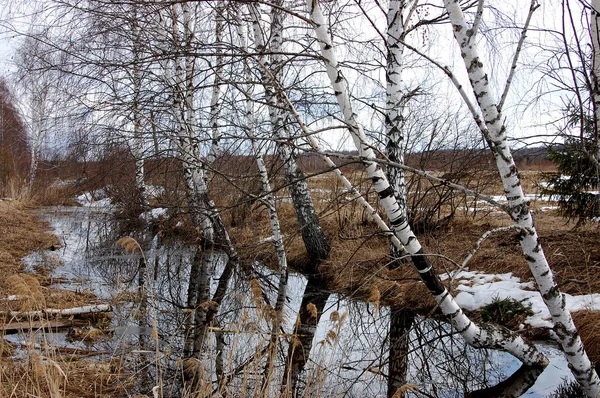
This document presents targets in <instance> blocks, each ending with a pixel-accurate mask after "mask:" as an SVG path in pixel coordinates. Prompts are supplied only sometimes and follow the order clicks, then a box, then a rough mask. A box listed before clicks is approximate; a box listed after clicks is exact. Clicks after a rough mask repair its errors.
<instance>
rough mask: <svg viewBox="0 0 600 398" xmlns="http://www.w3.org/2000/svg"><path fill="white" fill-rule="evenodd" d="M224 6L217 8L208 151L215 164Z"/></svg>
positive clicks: (217, 144) (219, 105)
mask: <svg viewBox="0 0 600 398" xmlns="http://www.w3.org/2000/svg"><path fill="white" fill-rule="evenodd" d="M223 12H224V8H223V7H221V6H217V8H216V9H215V13H216V15H215V24H216V25H215V44H216V46H217V49H216V51H217V54H216V57H215V66H214V71H215V79H214V82H213V91H212V96H211V100H210V121H209V123H210V128H211V131H212V142H211V146H210V151H209V152H208V156H207V159H206V160H207V162H208V164H209V165H210V164H213V162H214V161H215V159H216V158H217V156H218V155H219V141H220V139H221V132H220V130H219V115H220V110H221V104H220V100H221V80H222V79H221V73H222V69H223V55H222V54H221V49H220V47H219V46H220V45H221V44H222V42H223V28H224V25H225V19H224V17H223Z"/></svg>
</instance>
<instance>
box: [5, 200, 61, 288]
mask: <svg viewBox="0 0 600 398" xmlns="http://www.w3.org/2000/svg"><path fill="white" fill-rule="evenodd" d="M29 210H30V207H29V206H28V205H27V204H26V203H22V202H16V201H14V202H0V236H2V239H0V273H1V274H2V275H3V276H4V278H2V279H0V294H6V293H7V289H8V284H7V278H8V277H9V276H11V275H14V274H18V273H20V272H21V271H22V270H23V264H22V263H21V260H20V259H21V258H22V257H24V256H26V255H27V254H29V253H31V252H33V251H36V250H43V249H48V248H50V247H51V246H59V241H58V239H57V238H56V236H54V235H53V234H51V233H49V232H48V231H47V230H48V225H47V224H46V223H44V222H42V221H40V220H39V219H37V218H36V217H35V216H34V215H33V214H32V213H31V212H30V211H29Z"/></svg>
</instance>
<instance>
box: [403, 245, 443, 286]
mask: <svg viewBox="0 0 600 398" xmlns="http://www.w3.org/2000/svg"><path fill="white" fill-rule="evenodd" d="M411 238H412V239H415V237H414V236H413V237H411ZM409 242H410V239H409ZM411 259H412V262H413V264H414V265H415V267H416V268H417V270H419V271H423V270H426V269H427V268H430V269H429V271H428V272H426V273H419V276H420V277H421V280H422V281H423V283H425V286H427V289H429V291H430V292H431V293H432V294H433V295H434V296H439V295H440V294H442V293H444V291H445V290H446V288H445V287H444V285H443V284H442V281H441V280H440V278H439V277H438V275H437V273H436V272H435V268H434V267H433V266H432V265H431V263H430V262H429V260H428V258H427V256H425V253H424V252H423V249H419V251H418V252H416V253H415V254H414V255H412V256H411Z"/></svg>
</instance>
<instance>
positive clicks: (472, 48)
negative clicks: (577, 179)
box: [444, 0, 600, 397]
mask: <svg viewBox="0 0 600 398" xmlns="http://www.w3.org/2000/svg"><path fill="white" fill-rule="evenodd" d="M444 5H445V7H446V10H447V11H448V15H449V18H450V22H451V24H452V30H453V32H454V37H455V39H456V41H457V43H458V45H459V47H460V50H461V56H462V58H463V60H464V64H465V67H466V69H467V72H468V75H469V80H470V82H471V87H472V89H473V94H474V96H475V99H476V101H477V104H478V105H479V108H480V110H481V115H482V123H480V126H481V127H482V133H483V134H484V136H485V138H486V141H487V142H488V145H489V146H490V150H491V151H492V154H493V155H494V158H495V160H496V166H497V167H498V171H499V173H500V178H501V180H502V184H503V186H504V192H505V194H506V199H507V201H508V205H509V207H510V213H511V217H512V219H513V221H514V222H515V224H516V225H518V226H519V227H520V228H521V233H520V234H519V241H520V244H521V248H522V250H523V255H524V256H525V260H527V263H528V265H529V269H530V270H531V273H532V274H533V276H534V279H535V280H536V283H537V285H538V289H539V290H540V293H541V295H542V298H543V299H544V302H545V304H546V306H547V307H548V309H549V310H550V314H551V315H552V321H553V322H554V325H555V327H554V331H555V333H556V336H557V339H558V341H559V343H560V345H561V347H562V349H563V350H564V352H565V354H566V357H567V360H568V362H569V366H570V368H571V370H572V372H573V375H574V376H575V378H576V379H577V380H578V381H579V383H580V384H581V385H582V386H583V387H584V389H585V391H586V393H587V394H588V395H589V396H590V397H596V396H598V395H600V379H599V378H598V375H597V374H596V372H595V370H594V368H593V366H592V363H591V362H590V360H589V358H588V356H587V354H586V353H585V350H584V347H583V345H582V343H581V339H580V338H579V335H578V334H577V330H576V328H575V325H574V324H573V320H572V318H571V314H570V313H569V311H568V310H567V308H566V303H565V298H564V296H563V294H562V293H561V292H560V290H559V288H558V286H557V284H556V281H555V280H554V277H553V274H552V270H551V269H550V266H549V264H548V261H547V259H546V257H545V255H544V251H543V249H542V245H541V243H540V240H539V237H538V235H537V231H536V229H535V226H534V224H533V218H532V216H531V211H530V208H529V201H528V200H527V199H526V198H525V195H524V193H523V188H522V186H521V181H520V178H519V174H518V171H517V167H516V165H515V162H514V160H513V158H512V156H511V151H510V147H509V145H508V142H507V131H506V130H507V128H506V126H505V124H504V123H505V119H504V117H503V116H502V113H501V110H500V109H499V107H498V105H497V104H498V102H497V101H496V100H495V98H494V95H493V93H492V90H491V87H490V84H489V79H488V75H487V73H486V70H485V69H484V64H483V59H482V58H481V56H480V55H479V52H478V48H477V42H476V37H477V33H478V31H477V25H476V26H469V25H468V24H467V22H466V19H465V17H464V14H463V12H462V9H461V7H460V4H459V2H458V1H450V0H445V1H444Z"/></svg>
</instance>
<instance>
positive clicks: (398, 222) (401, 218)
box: [390, 214, 408, 229]
mask: <svg viewBox="0 0 600 398" xmlns="http://www.w3.org/2000/svg"><path fill="white" fill-rule="evenodd" d="M404 222H406V217H404V215H402V214H400V216H399V217H398V218H395V219H393V220H390V224H391V225H392V227H393V228H394V229H395V228H396V227H399V226H400V225H402V223H404ZM406 225H408V224H406ZM403 229H404V228H403Z"/></svg>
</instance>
